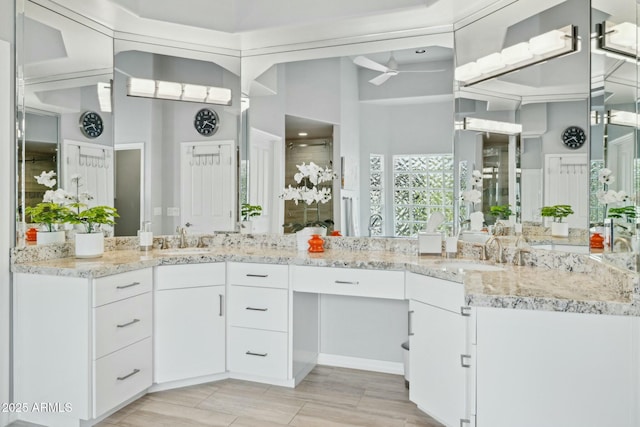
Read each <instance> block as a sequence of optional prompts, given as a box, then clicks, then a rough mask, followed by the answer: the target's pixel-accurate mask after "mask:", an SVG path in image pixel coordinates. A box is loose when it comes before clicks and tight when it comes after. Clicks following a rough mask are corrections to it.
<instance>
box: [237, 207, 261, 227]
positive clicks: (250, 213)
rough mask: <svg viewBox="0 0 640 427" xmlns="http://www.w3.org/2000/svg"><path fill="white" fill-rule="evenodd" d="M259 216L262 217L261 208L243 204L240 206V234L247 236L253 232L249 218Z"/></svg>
mask: <svg viewBox="0 0 640 427" xmlns="http://www.w3.org/2000/svg"><path fill="white" fill-rule="evenodd" d="M260 215H262V206H260V205H250V204H249V203H243V204H242V206H240V216H241V217H242V222H241V223H240V233H242V234H249V233H251V232H253V222H252V220H251V218H255V217H257V216H260Z"/></svg>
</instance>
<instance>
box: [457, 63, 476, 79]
mask: <svg viewBox="0 0 640 427" xmlns="http://www.w3.org/2000/svg"><path fill="white" fill-rule="evenodd" d="M481 74H482V73H481V72H480V70H479V69H478V65H477V64H476V63H475V62H468V63H466V64H464V65H461V66H459V67H456V71H455V79H456V80H457V81H459V82H465V81H467V80H471V79H475V78H476V77H480V75H481Z"/></svg>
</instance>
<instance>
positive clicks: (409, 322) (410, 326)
mask: <svg viewBox="0 0 640 427" xmlns="http://www.w3.org/2000/svg"><path fill="white" fill-rule="evenodd" d="M413 313H414V311H413V310H411V311H409V313H408V314H407V329H408V331H407V332H408V335H409V336H410V337H412V336H414V335H415V334H414V333H413V321H412V320H413Z"/></svg>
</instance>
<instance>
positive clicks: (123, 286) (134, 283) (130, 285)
mask: <svg viewBox="0 0 640 427" xmlns="http://www.w3.org/2000/svg"><path fill="white" fill-rule="evenodd" d="M139 284H140V282H133V283H130V284H128V285H120V286H116V289H127V288H130V287H132V286H138V285H139Z"/></svg>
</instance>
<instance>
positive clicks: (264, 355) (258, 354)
mask: <svg viewBox="0 0 640 427" xmlns="http://www.w3.org/2000/svg"><path fill="white" fill-rule="evenodd" d="M245 354H248V355H249V356H259V357H267V354H269V353H254V352H253V351H250V350H247V352H246V353H245Z"/></svg>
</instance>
